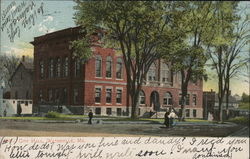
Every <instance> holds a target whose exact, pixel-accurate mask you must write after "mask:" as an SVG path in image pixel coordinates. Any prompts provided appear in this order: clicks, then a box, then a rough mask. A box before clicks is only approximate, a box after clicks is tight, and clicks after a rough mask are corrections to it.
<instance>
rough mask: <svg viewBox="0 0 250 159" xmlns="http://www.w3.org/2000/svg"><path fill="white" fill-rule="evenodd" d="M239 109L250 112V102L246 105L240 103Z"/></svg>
mask: <svg viewBox="0 0 250 159" xmlns="http://www.w3.org/2000/svg"><path fill="white" fill-rule="evenodd" d="M239 108H240V109H245V110H250V103H249V102H247V103H245V102H240V104H239Z"/></svg>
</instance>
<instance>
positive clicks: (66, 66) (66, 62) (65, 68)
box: [63, 57, 69, 77]
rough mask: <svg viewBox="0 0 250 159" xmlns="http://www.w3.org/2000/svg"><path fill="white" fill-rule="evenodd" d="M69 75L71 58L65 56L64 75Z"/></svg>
mask: <svg viewBox="0 0 250 159" xmlns="http://www.w3.org/2000/svg"><path fill="white" fill-rule="evenodd" d="M68 75H69V58H68V57H65V58H64V61H63V76H64V77H67V76H68Z"/></svg>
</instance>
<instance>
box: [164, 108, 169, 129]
mask: <svg viewBox="0 0 250 159" xmlns="http://www.w3.org/2000/svg"><path fill="white" fill-rule="evenodd" d="M168 116H169V112H168V111H166V113H165V116H164V117H165V118H164V119H165V121H164V124H165V125H166V128H169V117H168Z"/></svg>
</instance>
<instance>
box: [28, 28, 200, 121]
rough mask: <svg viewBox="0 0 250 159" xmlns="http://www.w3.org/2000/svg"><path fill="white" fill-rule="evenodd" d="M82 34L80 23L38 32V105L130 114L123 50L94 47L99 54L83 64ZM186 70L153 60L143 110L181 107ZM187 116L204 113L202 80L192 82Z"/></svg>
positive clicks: (78, 111)
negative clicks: (76, 51) (76, 43)
mask: <svg viewBox="0 0 250 159" xmlns="http://www.w3.org/2000/svg"><path fill="white" fill-rule="evenodd" d="M79 36H82V35H80V34H79V27H75V28H68V29H65V30H61V31H57V32H54V33H50V34H46V35H44V36H40V37H35V39H34V41H33V42H32V44H33V45H34V81H33V86H34V90H33V91H34V96H33V102H34V111H35V112H44V111H45V112H46V111H48V110H54V109H57V108H59V106H62V107H63V111H64V112H72V113H75V114H83V113H86V112H88V110H89V109H92V110H93V112H94V113H95V114H96V115H117V116H120V115H124V112H125V111H126V106H127V105H128V103H127V100H126V72H125V67H124V64H123V59H122V56H121V55H119V54H118V53H116V52H115V50H114V49H109V48H102V47H101V46H100V45H94V46H93V47H92V50H93V57H92V58H91V59H90V60H88V61H87V62H85V63H84V64H80V62H79V60H78V59H74V58H73V55H72V51H71V50H70V49H69V45H70V41H72V40H75V39H77V38H78V37H79ZM180 84H181V83H180V76H179V74H173V73H172V72H171V65H170V64H169V63H166V62H164V61H163V60H158V61H155V63H154V64H152V65H151V67H150V69H149V71H148V74H147V79H146V81H145V83H144V85H143V87H142V90H141V92H140V107H139V113H140V115H141V116H142V115H144V114H145V113H147V112H150V111H152V112H155V111H165V110H166V109H167V108H169V107H171V106H173V107H174V108H175V109H177V110H178V109H180V106H179V97H180V93H181V90H180ZM188 90H189V91H188V94H189V95H188V100H187V103H186V104H187V107H186V109H187V110H186V116H187V117H188V118H189V117H190V118H202V81H197V82H195V83H190V85H189V89H188Z"/></svg>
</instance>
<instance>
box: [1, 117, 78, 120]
mask: <svg viewBox="0 0 250 159" xmlns="http://www.w3.org/2000/svg"><path fill="white" fill-rule="evenodd" d="M1 119H10V120H75V119H72V118H65V117H59V118H47V117H0V120H1Z"/></svg>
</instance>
